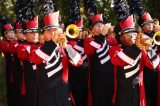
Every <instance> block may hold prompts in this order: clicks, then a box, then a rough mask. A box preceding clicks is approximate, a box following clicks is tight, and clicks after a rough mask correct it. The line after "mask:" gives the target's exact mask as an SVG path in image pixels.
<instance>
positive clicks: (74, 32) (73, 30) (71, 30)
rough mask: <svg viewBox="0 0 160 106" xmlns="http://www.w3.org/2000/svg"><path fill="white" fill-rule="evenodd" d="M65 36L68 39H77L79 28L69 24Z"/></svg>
mask: <svg viewBox="0 0 160 106" xmlns="http://www.w3.org/2000/svg"><path fill="white" fill-rule="evenodd" d="M66 35H67V36H68V37H69V38H76V37H78V35H79V28H78V27H77V26H76V25H75V24H70V25H69V26H68V27H67V28H66Z"/></svg>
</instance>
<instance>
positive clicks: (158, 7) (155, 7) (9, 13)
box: [0, 0, 160, 106]
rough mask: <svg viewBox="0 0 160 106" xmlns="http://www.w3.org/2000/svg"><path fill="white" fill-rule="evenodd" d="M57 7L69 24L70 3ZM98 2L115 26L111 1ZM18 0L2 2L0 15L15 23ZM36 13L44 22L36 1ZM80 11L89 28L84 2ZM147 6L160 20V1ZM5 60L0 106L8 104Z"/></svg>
mask: <svg viewBox="0 0 160 106" xmlns="http://www.w3.org/2000/svg"><path fill="white" fill-rule="evenodd" d="M54 1H55V2H56V5H57V9H58V10H60V13H61V18H62V19H61V22H63V23H66V22H67V10H68V2H69V0H54ZM97 1H98V4H97V6H98V9H99V11H100V13H103V14H104V15H105V16H106V17H107V19H108V20H109V21H110V22H111V23H112V24H113V25H114V24H115V22H116V18H115V17H116V15H115V14H114V12H113V11H112V9H111V8H110V0H97ZM15 2H16V0H0V14H3V15H5V16H6V17H9V18H10V19H11V20H12V21H15V14H14V4H15ZM36 2H37V3H36V12H37V14H38V15H39V17H40V19H39V20H40V21H41V20H42V16H41V12H40V8H39V4H38V0H37V1H36ZM80 2H81V3H80V10H81V15H82V16H83V17H84V26H86V28H87V22H88V21H87V20H88V17H87V14H86V11H85V9H84V5H83V2H84V1H83V0H81V1H80ZM143 2H144V4H145V5H146V8H147V10H148V11H149V12H150V14H151V16H152V17H153V18H158V19H160V13H159V11H160V0H143ZM4 64H5V63H4V59H3V58H1V53H0V106H5V103H6V87H5V69H4Z"/></svg>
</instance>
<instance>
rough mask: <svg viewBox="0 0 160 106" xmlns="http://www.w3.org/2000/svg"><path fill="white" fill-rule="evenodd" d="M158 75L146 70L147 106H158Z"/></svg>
mask: <svg viewBox="0 0 160 106" xmlns="http://www.w3.org/2000/svg"><path fill="white" fill-rule="evenodd" d="M157 78H158V73H157V72H156V71H154V70H150V69H148V68H145V69H144V86H145V95H146V104H147V106H157V81H158V79H157Z"/></svg>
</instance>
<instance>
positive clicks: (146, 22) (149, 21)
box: [142, 20, 153, 26]
mask: <svg viewBox="0 0 160 106" xmlns="http://www.w3.org/2000/svg"><path fill="white" fill-rule="evenodd" d="M149 23H153V20H148V21H145V22H144V23H143V24H142V26H144V25H146V24H149Z"/></svg>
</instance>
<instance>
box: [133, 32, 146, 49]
mask: <svg viewBox="0 0 160 106" xmlns="http://www.w3.org/2000/svg"><path fill="white" fill-rule="evenodd" d="M142 36H143V34H142V33H138V34H137V38H136V43H135V44H136V46H137V47H138V48H139V49H140V50H144V49H145V46H144V45H143V44H142Z"/></svg>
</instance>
